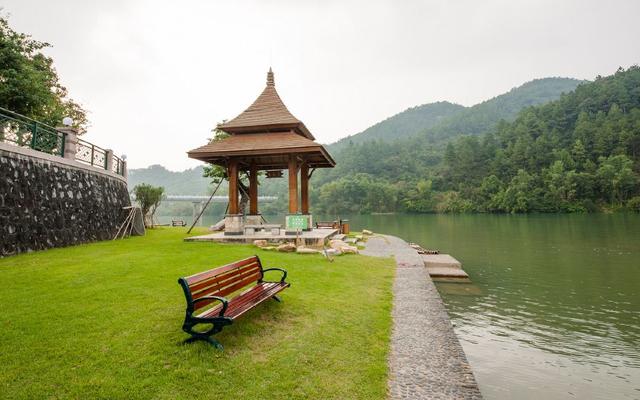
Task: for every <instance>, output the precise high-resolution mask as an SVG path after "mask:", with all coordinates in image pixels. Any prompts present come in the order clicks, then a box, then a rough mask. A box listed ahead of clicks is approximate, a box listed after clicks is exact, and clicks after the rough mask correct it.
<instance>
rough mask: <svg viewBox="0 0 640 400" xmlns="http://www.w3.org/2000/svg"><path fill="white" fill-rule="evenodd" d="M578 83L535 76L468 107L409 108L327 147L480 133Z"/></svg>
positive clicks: (434, 105)
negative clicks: (535, 77) (536, 77)
mask: <svg viewBox="0 0 640 400" xmlns="http://www.w3.org/2000/svg"><path fill="white" fill-rule="evenodd" d="M580 83H581V81H579V80H577V79H571V78H544V79H536V80H533V81H530V82H527V83H525V84H523V85H521V86H518V87H516V88H513V89H511V90H510V91H509V92H507V93H504V94H501V95H499V96H496V97H494V98H492V99H489V100H486V101H484V102H482V103H480V104H476V105H474V106H472V107H464V106H461V105H458V104H452V103H449V102H446V101H443V102H438V103H431V104H424V105H421V106H417V107H412V108H409V109H407V110H405V111H403V112H401V113H399V114H396V115H394V116H392V117H389V118H387V119H385V120H384V121H381V122H379V123H377V124H375V125H373V126H372V127H370V128H367V129H366V130H364V131H362V132H360V133H358V134H355V135H352V136H347V137H346V138H343V139H341V140H339V141H337V142H335V143H333V144H330V145H329V146H328V149H329V151H330V152H331V153H332V154H337V153H339V152H340V151H342V149H344V148H345V147H347V146H348V145H349V144H359V143H363V142H366V141H371V140H381V141H390V140H396V139H405V138H410V137H413V136H417V135H419V134H427V133H428V134H430V135H431V136H432V137H434V138H439V139H442V138H450V137H452V136H456V135H461V134H479V133H483V132H486V131H487V130H489V129H491V128H493V127H494V126H495V124H496V123H498V121H500V120H503V119H504V120H507V121H512V120H513V119H514V118H515V116H516V115H517V113H518V112H519V111H520V110H522V109H523V108H525V107H528V106H532V105H537V104H543V103H546V102H549V101H551V100H557V99H558V98H560V95H561V94H562V93H568V92H571V91H573V90H574V89H575V88H576V86H578V85H579V84H580Z"/></svg>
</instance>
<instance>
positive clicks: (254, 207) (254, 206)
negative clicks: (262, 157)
mask: <svg viewBox="0 0 640 400" xmlns="http://www.w3.org/2000/svg"><path fill="white" fill-rule="evenodd" d="M249 214H251V215H257V214H258V167H256V165H255V164H253V163H252V164H251V168H250V169H249Z"/></svg>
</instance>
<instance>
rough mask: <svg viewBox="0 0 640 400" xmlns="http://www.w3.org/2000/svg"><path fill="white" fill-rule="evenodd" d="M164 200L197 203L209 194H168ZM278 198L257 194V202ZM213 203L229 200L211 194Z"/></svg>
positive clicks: (276, 197)
mask: <svg viewBox="0 0 640 400" xmlns="http://www.w3.org/2000/svg"><path fill="white" fill-rule="evenodd" d="M163 200H164V201H190V202H192V203H199V202H201V201H207V200H209V196H194V195H188V194H168V195H166V196H165V198H164V199H163ZM276 200H278V196H258V202H266V203H269V202H272V201H276ZM211 201H212V202H214V203H226V202H227V201H229V197H228V196H213V198H212V199H211Z"/></svg>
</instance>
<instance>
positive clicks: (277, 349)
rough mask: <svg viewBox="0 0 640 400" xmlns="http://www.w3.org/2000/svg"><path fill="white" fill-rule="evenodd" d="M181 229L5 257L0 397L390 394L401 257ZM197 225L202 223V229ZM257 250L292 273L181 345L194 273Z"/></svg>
mask: <svg viewBox="0 0 640 400" xmlns="http://www.w3.org/2000/svg"><path fill="white" fill-rule="evenodd" d="M184 232H185V230H183V229H175V228H174V229H171V228H165V229H156V230H153V231H150V232H148V233H147V236H146V237H138V238H131V239H126V240H121V241H115V242H112V241H106V242H100V243H93V244H88V245H81V246H75V247H69V248H63V249H53V250H48V251H43V252H38V253H34V254H25V255H19V256H15V257H9V258H5V259H0V287H1V289H0V304H1V306H2V308H1V309H2V311H1V312H0V327H1V329H0V397H3V398H22V399H31V398H79V399H86V398H110V399H113V398H154V399H178V398H216V399H240V398H246V399H250V398H281V399H285V398H286V399H289V398H323V399H326V398H336V399H345V398H361V399H379V398H384V397H385V395H386V378H387V364H386V357H387V352H388V347H389V335H390V326H391V316H390V309H391V281H392V276H393V268H391V266H392V265H393V262H392V261H391V260H390V259H389V260H384V259H375V258H367V257H364V256H343V257H337V258H336V259H335V262H333V263H329V262H327V261H326V260H324V259H323V258H322V257H321V256H319V255H297V254H281V253H272V252H264V251H260V250H258V249H256V248H254V247H252V246H248V245H219V244H211V243H184V242H183V241H182V239H183V237H184V236H185V233H184ZM200 233H201V232H200ZM256 253H257V254H259V255H260V257H261V259H262V260H263V264H264V265H265V267H267V266H278V267H283V268H285V269H287V270H288V271H289V279H288V280H289V281H290V282H291V283H292V286H291V288H289V289H287V290H285V291H284V292H282V299H283V303H277V302H275V301H273V302H267V303H265V304H263V305H261V306H259V307H258V308H256V309H254V310H253V311H252V312H250V313H249V314H247V315H246V316H244V317H243V318H242V319H240V320H239V321H237V322H236V323H235V324H234V325H231V326H229V327H227V328H225V330H224V331H223V332H222V333H221V334H218V335H216V337H217V339H218V340H220V342H221V343H223V344H224V346H225V351H224V352H219V351H217V350H215V349H214V348H212V347H210V346H209V345H208V344H206V343H204V342H200V343H192V344H187V345H183V344H182V341H183V340H184V339H186V338H187V335H186V334H185V333H183V332H182V331H181V329H180V327H181V324H182V320H183V316H184V308H185V301H184V295H183V294H182V291H181V289H180V287H179V285H178V283H177V279H178V277H180V276H186V275H190V274H193V273H195V272H200V271H202V270H205V269H210V268H213V267H216V266H219V265H223V264H225V263H227V262H231V261H235V260H237V259H240V258H244V257H247V256H249V255H252V254H256Z"/></svg>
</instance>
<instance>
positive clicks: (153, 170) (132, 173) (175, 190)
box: [128, 165, 211, 195]
mask: <svg viewBox="0 0 640 400" xmlns="http://www.w3.org/2000/svg"><path fill="white" fill-rule="evenodd" d="M202 174H203V169H202V167H195V168H191V169H187V170H185V171H181V172H173V171H169V170H168V169H166V168H165V167H163V166H162V165H152V166H150V167H147V168H138V169H130V170H129V174H128V186H129V191H131V190H132V189H133V187H134V186H135V185H137V184H139V183H148V184H150V185H154V186H162V187H164V189H165V193H167V194H184V195H206V194H209V193H210V190H211V189H210V188H209V182H210V181H211V180H210V179H207V178H204V177H203V176H202Z"/></svg>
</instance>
